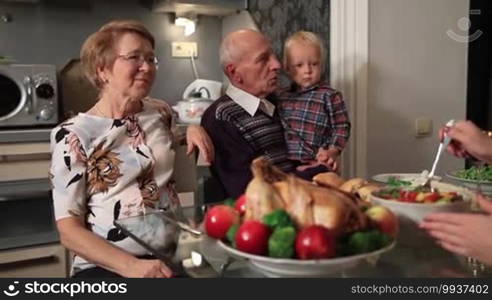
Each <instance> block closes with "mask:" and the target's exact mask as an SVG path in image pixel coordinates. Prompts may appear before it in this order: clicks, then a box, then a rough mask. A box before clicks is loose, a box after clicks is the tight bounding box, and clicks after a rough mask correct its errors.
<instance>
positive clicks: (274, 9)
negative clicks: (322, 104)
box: [249, 0, 330, 79]
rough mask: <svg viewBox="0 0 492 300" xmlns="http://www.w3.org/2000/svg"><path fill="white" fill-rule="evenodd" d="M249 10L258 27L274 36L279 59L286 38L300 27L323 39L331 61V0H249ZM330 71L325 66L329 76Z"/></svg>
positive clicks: (271, 36) (274, 46) (268, 34)
mask: <svg viewBox="0 0 492 300" xmlns="http://www.w3.org/2000/svg"><path fill="white" fill-rule="evenodd" d="M249 11H250V13H251V15H252V16H253V19H254V20H255V22H256V24H257V25H258V27H259V29H260V30H261V31H262V32H263V33H264V34H266V35H267V36H268V37H269V38H270V39H271V41H272V46H273V49H274V51H275V53H276V54H277V55H278V57H279V59H281V58H282V54H283V53H282V49H283V42H284V41H285V39H286V38H287V37H288V36H289V35H291V34H292V33H294V32H296V31H298V30H307V31H312V32H315V33H317V34H318V35H319V36H320V37H321V38H322V39H323V40H324V42H325V47H326V50H327V57H326V62H327V64H328V63H329V61H330V59H329V53H330V47H329V42H330V0H310V1H298V0H249ZM328 72H329V67H328V65H326V71H325V76H326V79H328V77H329V73H328Z"/></svg>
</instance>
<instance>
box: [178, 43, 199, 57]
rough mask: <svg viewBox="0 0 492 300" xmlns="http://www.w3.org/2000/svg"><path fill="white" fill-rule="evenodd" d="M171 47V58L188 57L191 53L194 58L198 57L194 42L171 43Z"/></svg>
mask: <svg viewBox="0 0 492 300" xmlns="http://www.w3.org/2000/svg"><path fill="white" fill-rule="evenodd" d="M171 47H172V49H171V50H172V51H171V55H172V57H190V55H191V54H192V53H193V54H194V55H193V56H194V57H197V56H198V46H197V44H196V43H195V42H172V43H171Z"/></svg>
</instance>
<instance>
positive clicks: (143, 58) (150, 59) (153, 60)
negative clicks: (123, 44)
mask: <svg viewBox="0 0 492 300" xmlns="http://www.w3.org/2000/svg"><path fill="white" fill-rule="evenodd" d="M116 57H117V58H122V59H124V60H126V61H127V62H129V63H131V64H133V65H134V66H138V67H141V66H142V65H143V64H144V62H146V63H147V64H149V65H150V66H153V67H155V68H157V67H158V66H159V60H158V59H157V57H156V56H154V55H144V54H141V53H130V54H121V55H118V56H116Z"/></svg>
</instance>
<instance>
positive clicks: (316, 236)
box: [295, 225, 336, 259]
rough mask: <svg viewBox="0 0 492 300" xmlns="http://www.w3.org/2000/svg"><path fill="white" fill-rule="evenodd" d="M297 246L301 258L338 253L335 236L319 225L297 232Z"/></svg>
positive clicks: (317, 257) (328, 255) (328, 256)
mask: <svg viewBox="0 0 492 300" xmlns="http://www.w3.org/2000/svg"><path fill="white" fill-rule="evenodd" d="M295 247H296V253H297V256H298V257H299V258H300V259H320V258H330V257H333V256H335V255H336V239H335V236H334V235H333V233H332V232H331V231H330V230H328V229H326V228H325V227H323V226H319V225H312V226H309V227H306V228H304V229H302V230H301V231H300V232H299V233H298V234H297V237H296V244H295Z"/></svg>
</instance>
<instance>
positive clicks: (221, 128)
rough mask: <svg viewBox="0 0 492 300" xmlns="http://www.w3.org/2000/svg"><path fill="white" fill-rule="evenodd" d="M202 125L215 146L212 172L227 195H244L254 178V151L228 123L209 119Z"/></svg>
mask: <svg viewBox="0 0 492 300" xmlns="http://www.w3.org/2000/svg"><path fill="white" fill-rule="evenodd" d="M211 117H213V116H211ZM202 125H203V126H204V128H205V129H206V130H207V132H208V133H209V135H210V137H211V139H212V141H213V144H214V146H215V159H214V163H213V165H212V170H213V172H214V174H215V175H216V176H217V177H218V179H219V181H220V182H221V184H222V186H223V188H224V190H225V191H226V193H227V195H228V196H229V197H238V196H239V195H241V194H242V193H244V191H245V188H246V186H247V185H248V183H249V181H250V180H251V178H252V173H251V169H250V166H251V162H252V160H253V158H254V157H255V155H254V151H253V149H252V148H251V146H250V145H248V143H247V142H246V141H245V140H244V138H242V137H241V134H240V132H239V130H238V129H237V128H235V127H234V126H233V125H231V124H229V123H228V122H225V121H218V120H210V119H207V120H204V122H202Z"/></svg>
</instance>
